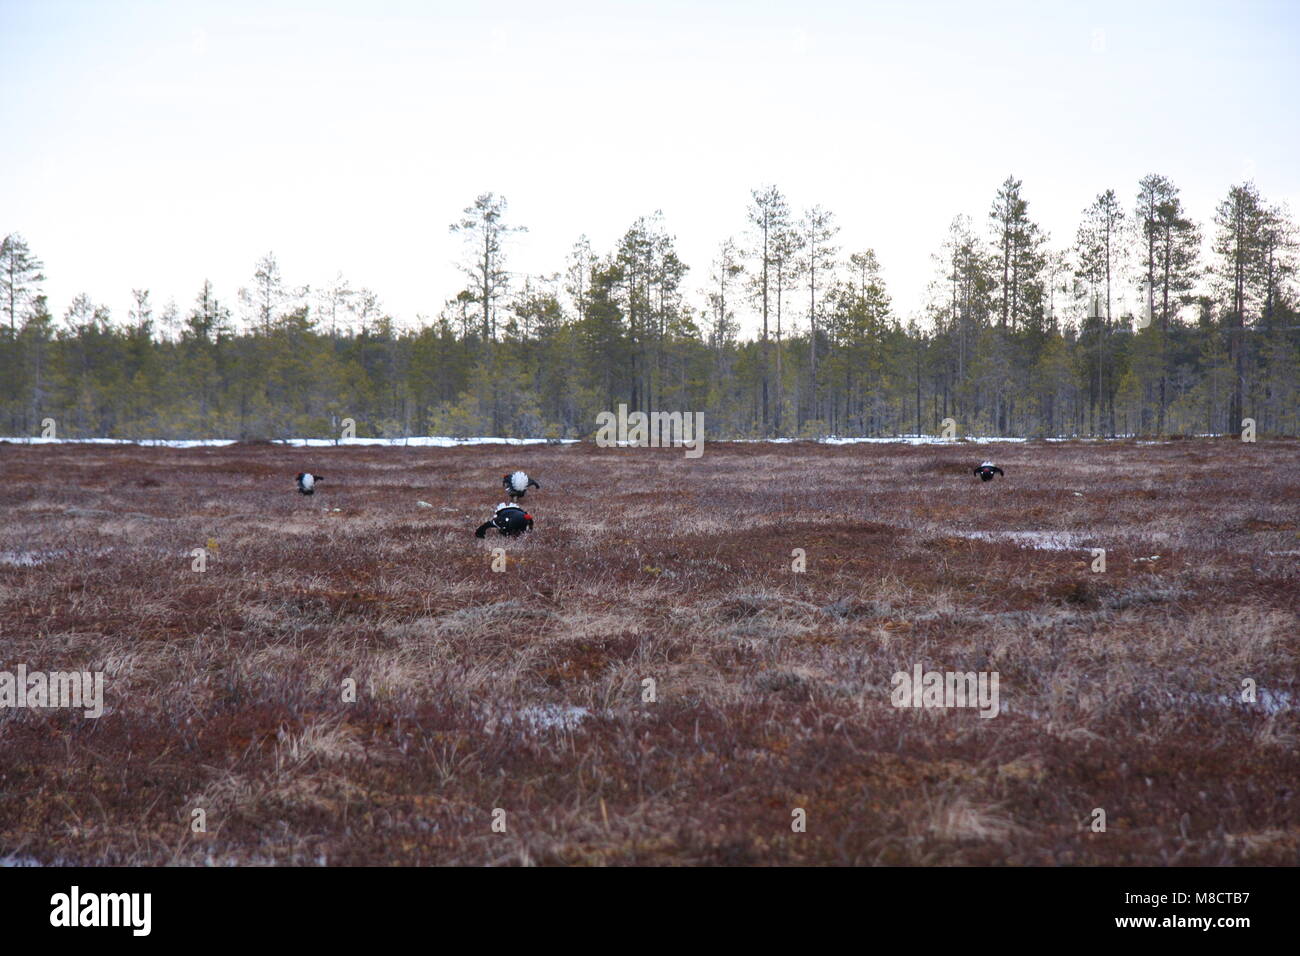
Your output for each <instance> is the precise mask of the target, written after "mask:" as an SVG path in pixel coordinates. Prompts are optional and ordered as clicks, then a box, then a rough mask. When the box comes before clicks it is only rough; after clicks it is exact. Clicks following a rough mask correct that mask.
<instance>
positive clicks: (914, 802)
mask: <svg viewBox="0 0 1300 956" xmlns="http://www.w3.org/2000/svg"><path fill="white" fill-rule="evenodd" d="M985 457H992V458H994V459H995V460H996V461H997V462H998V464H999V465H1001V466H1002V467H1003V468H1005V469H1006V472H1007V477H1006V478H1005V479H1004V480H1003V479H999V480H997V481H994V482H992V483H991V484H988V485H984V484H981V483H980V482H978V481H976V480H975V479H974V478H973V477H972V476H971V474H970V469H971V468H972V467H973V466H974V465H975V464H978V462H979V461H980V460H982V459H983V458H985ZM513 467H524V468H526V469H527V470H528V471H529V472H530V473H531V474H535V475H536V476H537V477H538V478H539V479H540V480H541V481H542V483H543V486H544V489H545V490H544V491H540V492H533V493H531V494H530V495H529V496H528V498H527V504H528V506H529V508H530V510H531V511H532V513H533V514H534V516H535V517H536V519H537V530H536V531H535V532H534V534H532V535H531V536H529V537H527V538H525V539H521V540H515V541H504V540H502V539H497V538H494V537H489V538H488V539H487V540H486V541H478V540H476V539H475V538H474V537H473V530H474V528H475V526H476V525H477V524H479V523H480V522H481V521H483V520H484V519H485V518H486V517H487V516H488V515H489V514H490V513H491V508H492V506H493V505H494V504H495V503H496V501H497V500H498V498H499V490H500V489H499V483H500V476H501V474H503V473H504V472H505V471H506V470H508V469H509V468H513ZM305 469H308V470H319V471H321V472H323V473H325V474H326V475H328V476H329V480H328V482H327V483H325V484H323V485H322V486H321V487H320V491H319V493H318V494H317V495H316V496H315V497H314V498H302V497H300V496H299V495H297V494H295V493H294V491H293V476H294V474H296V473H297V472H298V471H301V470H305ZM1298 476H1300V443H1297V442H1268V441H1261V442H1259V443H1257V444H1255V445H1245V444H1242V443H1240V442H1236V441H1228V440H1223V441H1211V440H1206V441H1196V442H1191V441H1188V442H1176V443H1169V444H1158V445H1143V446H1138V445H1134V444H1130V443H1122V444H1121V443H1117V444H1103V443H1061V444H1054V443H1053V444H1049V443H1033V444H1028V445H1009V446H1003V447H997V448H989V447H987V446H980V447H960V446H954V447H927V448H909V447H905V446H881V445H872V446H844V447H828V446H818V445H810V444H793V445H781V446H770V445H761V444H738V445H722V444H714V445H710V446H709V447H708V448H707V451H706V453H705V455H704V457H703V458H701V459H698V460H687V459H685V458H684V456H683V455H682V454H681V452H680V451H670V450H662V451H655V450H645V449H597V448H594V447H591V446H566V447H528V448H502V447H493V446H476V447H466V448H458V449H402V448H359V447H345V448H321V449H296V448H282V447H277V446H270V445H255V444H246V445H239V446H233V447H230V448H221V449H209V448H196V449H184V450H181V449H162V448H131V447H112V446H68V445H65V446H30V447H28V446H0V511H2V512H3V514H4V522H3V526H2V527H0V649H2V656H0V670H3V669H9V670H12V669H13V668H14V667H16V665H17V664H19V663H23V664H26V665H27V667H28V668H29V669H33V670H35V669H43V670H70V669H85V670H104V671H105V672H106V674H107V677H106V699H105V705H106V712H105V714H104V716H103V717H102V718H100V719H99V720H97V721H95V720H86V719H85V718H83V717H82V716H81V715H80V713H79V712H77V713H69V712H63V711H40V712H37V711H31V710H7V709H6V710H0V748H3V754H4V760H3V763H0V858H3V857H5V856H6V855H9V854H15V855H19V856H27V857H35V858H37V859H39V860H43V861H46V862H56V861H59V862H71V863H85V864H165V863H179V864H203V863H209V862H210V863H215V864H231V863H238V864H253V863H278V864H308V865H315V864H319V863H329V864H375V863H394V864H434V863H437V864H521V863H522V864H529V863H536V864H586V865H605V864H660V863H677V864H689V863H711V864H723V863H733V864H791V863H831V864H872V863H880V864H990V863H992V864H997V863H1009V864H1107V865H1123V864H1173V863H1177V864H1193V863H1199V864H1234V863H1250V864H1295V863H1296V862H1297V861H1300V822H1297V814H1296V781H1297V780H1300V747H1298V746H1297V744H1300V718H1298V716H1297V711H1296V709H1295V702H1296V701H1297V695H1298V691H1300V686H1298V682H1297V676H1296V675H1297V673H1300V667H1298V666H1297V664H1298V663H1300V661H1298V659H1297V644H1298V642H1300V626H1298V625H1300V556H1297V554H1296V552H1297V550H1300V524H1298V523H1297V522H1298V519H1297V514H1298V513H1300V509H1298V508H1297V505H1298V504H1300V477H1298ZM738 489H743V490H738ZM419 500H423V501H426V502H429V503H431V504H432V506H433V507H432V508H421V507H419V506H417V504H416V502H417V501H419ZM335 509H338V510H335ZM1029 532H1033V533H1034V535H1032V536H1031V535H1029V534H1028V533H1029ZM1040 535H1042V536H1046V537H1045V538H1043V539H1042V540H1048V541H1052V542H1056V543H1061V542H1064V543H1066V544H1067V545H1069V546H1067V547H1063V548H1061V549H1059V550H1050V549H1042V548H1034V547H1031V546H1030V545H1031V543H1032V542H1033V541H1035V540H1039V538H1038V536H1040ZM209 539H211V540H212V541H213V542H215V545H216V547H215V549H214V550H213V551H212V553H211V554H210V555H209V557H208V570H207V571H206V572H204V573H201V574H200V573H195V572H193V571H192V570H191V561H192V558H191V556H190V552H191V550H192V549H194V548H198V547H203V546H204V545H205V544H206V543H208V542H209ZM1094 543H1095V545H1096V546H1098V547H1105V548H1106V549H1107V570H1106V572H1105V573H1104V574H1094V573H1092V572H1091V570H1090V568H1089V564H1090V561H1091V556H1090V554H1089V552H1088V550H1087V548H1088V547H1089V546H1092V545H1093V544H1094ZM1074 545H1078V547H1075V546H1074ZM494 547H504V548H505V549H506V552H507V558H508V566H507V570H506V571H505V572H504V573H494V572H493V571H492V569H491V561H492V549H493V548H494ZM795 548H802V549H804V551H805V552H806V555H807V572H806V573H804V574H796V573H792V572H791V570H790V564H791V560H792V557H791V551H792V550H793V549H795ZM1288 552H1289V553H1288ZM1139 559H1142V560H1139ZM918 661H920V662H923V663H924V664H925V666H926V667H927V668H934V669H941V670H995V671H997V672H998V673H999V674H1000V677H1001V696H1002V699H1003V701H1004V702H1005V703H1006V708H1007V709H1006V713H1004V714H1002V715H1001V716H1000V717H998V718H996V719H992V720H989V719H981V718H980V717H978V715H977V713H976V712H975V711H974V710H966V711H952V712H933V711H913V710H896V709H895V708H894V707H892V706H891V704H890V698H889V693H890V677H891V675H892V674H893V673H894V672H895V671H898V670H906V671H910V670H911V668H912V665H913V664H914V663H916V662H918ZM1247 677H1249V678H1253V679H1254V680H1255V681H1256V682H1257V683H1258V685H1259V686H1260V687H1261V688H1267V689H1268V690H1269V691H1270V692H1271V693H1280V694H1281V695H1282V697H1281V698H1270V699H1272V700H1277V699H1281V700H1283V701H1284V704H1283V706H1281V707H1272V708H1267V707H1260V706H1256V707H1252V706H1250V705H1246V704H1235V703H1232V701H1235V700H1236V698H1237V697H1238V696H1239V693H1240V687H1241V682H1242V680H1243V679H1244V678H1247ZM348 678H351V679H352V680H354V681H355V682H356V686H357V700H356V702H355V703H345V702H343V699H342V696H343V695H342V688H343V683H344V681H345V680H346V679H348ZM647 678H653V680H654V681H655V684H656V692H657V698H658V699H657V701H655V702H644V701H643V700H642V692H643V681H644V680H645V679H647ZM578 708H581V710H578ZM195 807H202V808H203V809H204V810H205V811H206V813H207V823H208V832H207V833H206V834H195V833H192V832H191V829H190V819H191V817H190V813H191V810H192V809H194V808H195ZM497 807H500V808H503V809H505V810H506V813H507V832H506V833H504V834H500V833H493V832H492V830H491V820H492V811H493V809H494V808H497ZM796 807H802V808H804V809H805V810H806V811H807V815H808V830H807V832H806V833H793V832H791V828H790V821H791V810H792V809H794V808H796ZM1095 807H1103V808H1105V809H1106V811H1107V816H1108V823H1109V829H1108V831H1107V832H1106V833H1093V832H1091V831H1090V829H1089V827H1088V824H1089V822H1090V820H1091V813H1092V810H1093V808H1095Z"/></svg>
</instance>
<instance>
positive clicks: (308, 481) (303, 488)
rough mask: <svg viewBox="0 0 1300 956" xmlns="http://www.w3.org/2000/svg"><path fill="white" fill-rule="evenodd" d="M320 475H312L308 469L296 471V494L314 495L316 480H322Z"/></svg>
mask: <svg viewBox="0 0 1300 956" xmlns="http://www.w3.org/2000/svg"><path fill="white" fill-rule="evenodd" d="M324 480H325V479H324V478H322V477H321V476H320V475H313V474H312V473H311V472H310V471H302V472H299V473H298V494H300V495H314V494H315V493H316V482H318V481H324Z"/></svg>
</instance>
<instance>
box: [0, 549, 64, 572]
mask: <svg viewBox="0 0 1300 956" xmlns="http://www.w3.org/2000/svg"><path fill="white" fill-rule="evenodd" d="M64 553H65V552H63V551H0V564H6V565H9V566H10V567H15V568H34V567H36V566H37V565H38V564H44V563H45V562H46V561H49V560H50V559H51V558H57V557H59V556H60V555H62V554H64Z"/></svg>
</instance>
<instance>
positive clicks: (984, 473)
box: [975, 461, 1006, 481]
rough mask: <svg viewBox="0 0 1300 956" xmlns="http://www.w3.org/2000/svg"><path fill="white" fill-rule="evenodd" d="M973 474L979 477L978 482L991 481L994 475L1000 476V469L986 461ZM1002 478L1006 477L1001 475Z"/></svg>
mask: <svg viewBox="0 0 1300 956" xmlns="http://www.w3.org/2000/svg"><path fill="white" fill-rule="evenodd" d="M975 474H977V475H979V476H980V481H992V480H993V476H994V475H995V474H997V475H1002V469H1001V468H999V467H998V466H997V465H995V464H993V462H991V461H986V462H984V464H982V465H980V466H979V467H978V468H976V469H975ZM1002 477H1003V478H1005V477H1006V475H1002Z"/></svg>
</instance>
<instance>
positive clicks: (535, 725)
mask: <svg viewBox="0 0 1300 956" xmlns="http://www.w3.org/2000/svg"><path fill="white" fill-rule="evenodd" d="M590 716H591V711H589V710H587V708H586V707H576V706H573V705H571V704H539V705H537V706H534V707H521V708H519V710H517V711H515V712H514V713H513V714H507V715H506V716H505V717H502V718H501V722H502V723H503V724H514V723H518V724H519V725H521V726H522V727H523V728H524V729H525V730H532V731H537V730H574V729H576V728H577V726H578V725H579V724H580V723H582V721H583V720H584V719H586V718H587V717H590Z"/></svg>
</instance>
